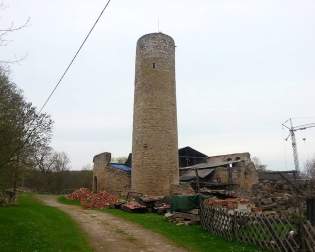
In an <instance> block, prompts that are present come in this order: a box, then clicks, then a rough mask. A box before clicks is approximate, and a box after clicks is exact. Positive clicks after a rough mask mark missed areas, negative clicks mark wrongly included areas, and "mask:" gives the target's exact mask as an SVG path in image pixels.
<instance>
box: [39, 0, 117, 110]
mask: <svg viewBox="0 0 315 252" xmlns="http://www.w3.org/2000/svg"><path fill="white" fill-rule="evenodd" d="M110 1H111V0H108V1H107V3H106V4H105V6H104V7H103V9H102V11H101V13H100V14H99V15H98V17H97V19H96V20H95V22H94V24H93V26H92V27H91V29H90V30H89V32H88V33H87V35H86V36H85V38H84V40H83V42H82V43H81V45H80V47H79V49H78V50H77V51H76V53H75V55H74V56H73V58H72V60H71V61H70V63H69V64H68V66H67V68H66V70H65V71H64V72H63V73H62V75H61V77H60V78H59V80H58V82H57V84H56V85H55V87H54V88H53V90H52V91H51V92H50V94H49V96H48V97H47V99H46V100H45V102H44V104H43V105H42V107H41V108H40V110H39V113H41V112H42V111H43V109H44V108H45V106H46V105H47V103H48V102H49V100H50V98H51V97H52V96H53V94H54V93H55V91H56V89H57V88H58V86H59V84H60V83H61V82H62V80H63V78H64V77H65V76H66V74H67V72H68V71H69V69H70V67H71V65H72V64H73V62H74V61H75V59H76V58H77V56H78V54H79V53H80V51H81V49H82V48H83V46H84V44H85V42H86V41H87V40H88V38H89V36H90V35H91V33H92V31H93V30H94V28H95V26H96V25H97V23H98V21H99V20H100V19H101V17H102V15H103V13H104V11H105V10H106V8H107V6H108V5H109V3H110Z"/></svg>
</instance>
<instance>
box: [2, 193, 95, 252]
mask: <svg viewBox="0 0 315 252" xmlns="http://www.w3.org/2000/svg"><path fill="white" fill-rule="evenodd" d="M0 251H4V252H15V251H16V252H28V251H30V252H42V251H44V252H46V251H49V252H50V251H51V252H61V251H62V252H68V251H69V252H70V251H75V252H83V251H86V252H88V251H92V250H91V249H90V247H89V245H88V242H87V240H86V238H85V235H84V234H83V233H82V232H81V231H80V230H79V227H78V226H77V224H76V223H74V221H72V219H71V218H70V217H69V216H68V215H66V214H65V213H63V212H62V211H60V210H58V209H56V208H53V207H49V206H46V205H43V204H42V203H41V202H40V201H38V200H36V199H34V198H33V197H32V195H31V194H22V195H20V196H19V198H18V204H17V205H16V206H10V207H2V208H0Z"/></svg>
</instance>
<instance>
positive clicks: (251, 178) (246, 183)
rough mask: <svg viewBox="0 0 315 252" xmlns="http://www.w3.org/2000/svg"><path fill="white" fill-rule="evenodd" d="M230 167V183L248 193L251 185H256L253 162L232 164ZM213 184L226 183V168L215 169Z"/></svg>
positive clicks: (256, 176) (256, 178)
mask: <svg viewBox="0 0 315 252" xmlns="http://www.w3.org/2000/svg"><path fill="white" fill-rule="evenodd" d="M234 165H235V166H234V167H232V182H233V184H237V185H238V188H237V189H240V190H243V191H250V190H251V188H252V187H253V185H255V184H257V183H258V175H257V171H256V168H255V165H254V163H253V162H251V161H250V162H245V161H244V162H240V163H236V164H234ZM213 182H220V183H228V182H229V181H228V168H227V167H224V166H222V167H217V168H216V170H215V172H214V175H213Z"/></svg>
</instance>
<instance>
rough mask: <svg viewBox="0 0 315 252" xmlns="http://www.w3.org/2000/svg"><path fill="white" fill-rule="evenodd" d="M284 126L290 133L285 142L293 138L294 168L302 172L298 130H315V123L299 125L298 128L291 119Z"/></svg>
mask: <svg viewBox="0 0 315 252" xmlns="http://www.w3.org/2000/svg"><path fill="white" fill-rule="evenodd" d="M288 122H290V125H287V123H288ZM282 126H283V127H286V128H287V129H288V130H289V132H290V133H289V135H288V136H287V137H286V138H285V140H286V141H288V139H289V137H291V143H292V150H293V159H294V167H295V170H296V171H297V173H299V172H300V167H299V156H298V150H297V143H296V138H295V132H296V131H298V130H306V129H308V128H313V127H315V123H307V124H302V125H298V126H293V122H292V118H289V119H288V120H286V121H285V122H284V123H282Z"/></svg>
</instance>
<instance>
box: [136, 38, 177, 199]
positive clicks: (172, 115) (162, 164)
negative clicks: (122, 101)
mask: <svg viewBox="0 0 315 252" xmlns="http://www.w3.org/2000/svg"><path fill="white" fill-rule="evenodd" d="M131 179H132V190H133V191H136V192H140V193H144V194H149V195H168V194H169V193H170V190H171V185H173V184H175V185H176V184H178V183H179V170H178V143H177V117H176V88H175V43H174V40H173V39H172V38H171V37H169V36H168V35H165V34H162V33H152V34H147V35H144V36H142V37H141V38H140V39H139V40H138V43H137V52H136V74H135V93H134V115H133V145H132V177H131Z"/></svg>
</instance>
